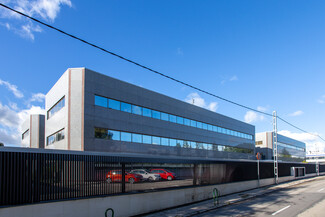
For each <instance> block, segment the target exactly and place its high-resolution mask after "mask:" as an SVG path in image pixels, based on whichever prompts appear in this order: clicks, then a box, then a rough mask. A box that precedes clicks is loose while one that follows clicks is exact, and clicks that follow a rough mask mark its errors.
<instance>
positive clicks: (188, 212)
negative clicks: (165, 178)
mask: <svg viewBox="0 0 325 217" xmlns="http://www.w3.org/2000/svg"><path fill="white" fill-rule="evenodd" d="M319 178H323V177H322V176H320V177H319V176H318V177H312V178H304V179H299V180H296V181H290V182H285V183H282V184H278V185H270V186H265V187H261V188H257V189H252V190H248V191H244V192H240V193H234V194H230V195H225V196H221V197H219V203H218V204H214V201H213V199H208V200H204V201H202V202H197V203H193V204H190V205H184V206H180V207H177V208H171V209H167V210H163V211H160V212H159V211H158V212H154V213H149V214H147V215H142V216H146V217H155V216H161V217H163V216H165V217H190V216H196V215H198V214H201V213H204V212H207V211H211V210H215V209H218V208H220V207H224V206H228V205H231V204H235V203H238V202H241V201H245V200H249V199H251V198H254V197H257V196H261V195H264V194H267V193H270V192H273V191H276V190H280V189H284V188H288V187H291V186H295V185H298V184H301V183H304V182H308V181H313V180H316V179H319Z"/></svg>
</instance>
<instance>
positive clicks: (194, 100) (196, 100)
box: [185, 93, 218, 112]
mask: <svg viewBox="0 0 325 217" xmlns="http://www.w3.org/2000/svg"><path fill="white" fill-rule="evenodd" d="M185 102H188V103H190V104H193V105H196V106H199V107H202V108H205V109H209V110H210V111H213V112H216V111H217V109H218V103H217V102H210V103H208V104H207V103H206V102H205V100H204V99H203V98H202V97H201V96H200V95H199V94H198V93H190V94H189V95H188V96H187V97H186V99H185Z"/></svg>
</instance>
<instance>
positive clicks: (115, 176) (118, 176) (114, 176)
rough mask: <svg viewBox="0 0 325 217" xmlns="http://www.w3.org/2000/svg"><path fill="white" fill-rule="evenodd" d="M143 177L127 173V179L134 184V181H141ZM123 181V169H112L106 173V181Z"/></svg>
mask: <svg viewBox="0 0 325 217" xmlns="http://www.w3.org/2000/svg"><path fill="white" fill-rule="evenodd" d="M142 180H143V177H142V176H141V175H137V174H131V173H125V181H126V182H129V183H131V184H133V183H134V182H141V181H142ZM121 181H122V171H121V170H111V171H109V172H108V173H107V175H106V182H107V183H111V182H121Z"/></svg>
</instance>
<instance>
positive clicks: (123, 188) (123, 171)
mask: <svg viewBox="0 0 325 217" xmlns="http://www.w3.org/2000/svg"><path fill="white" fill-rule="evenodd" d="M122 193H125V163H122Z"/></svg>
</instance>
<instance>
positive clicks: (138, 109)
mask: <svg viewBox="0 0 325 217" xmlns="http://www.w3.org/2000/svg"><path fill="white" fill-rule="evenodd" d="M132 113H133V114H136V115H142V108H141V107H140V106H137V105H132Z"/></svg>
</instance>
